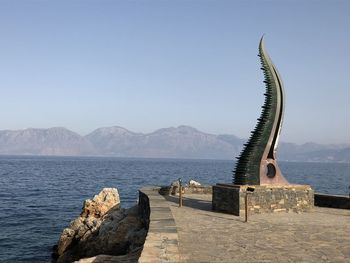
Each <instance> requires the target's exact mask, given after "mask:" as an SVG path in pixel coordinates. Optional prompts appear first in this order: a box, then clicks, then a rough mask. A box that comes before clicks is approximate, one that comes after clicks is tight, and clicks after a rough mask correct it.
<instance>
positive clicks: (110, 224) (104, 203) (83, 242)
mask: <svg viewBox="0 0 350 263" xmlns="http://www.w3.org/2000/svg"><path fill="white" fill-rule="evenodd" d="M146 234H147V231H146V229H145V228H144V225H143V224H142V221H141V220H140V218H139V216H138V213H137V207H133V208H130V209H122V208H120V199H119V194H118V191H117V189H115V188H104V189H103V190H102V191H101V192H100V193H99V194H98V195H95V196H94V198H93V199H88V200H86V201H85V202H84V205H83V209H82V212H81V214H80V216H79V217H77V218H76V219H74V220H73V221H72V222H71V223H70V226H69V227H68V228H66V229H64V230H63V232H62V234H61V237H60V239H59V241H58V245H57V248H56V257H58V259H57V262H58V263H65V262H73V261H75V260H79V259H81V258H85V257H93V256H96V255H100V254H104V255H125V254H127V253H131V252H132V251H133V250H135V249H137V248H140V247H142V245H143V243H144V240H145V237H146Z"/></svg>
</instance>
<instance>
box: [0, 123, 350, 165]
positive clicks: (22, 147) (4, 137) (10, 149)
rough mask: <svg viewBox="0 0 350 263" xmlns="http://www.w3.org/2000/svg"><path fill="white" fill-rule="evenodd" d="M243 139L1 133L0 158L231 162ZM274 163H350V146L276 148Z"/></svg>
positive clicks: (177, 131)
mask: <svg viewBox="0 0 350 263" xmlns="http://www.w3.org/2000/svg"><path fill="white" fill-rule="evenodd" d="M245 141H246V140H245V139H241V138H238V137H237V136H235V135H230V134H222V135H214V134H208V133H204V132H201V131H199V130H197V129H195V128H192V127H190V126H179V127H176V128H174V127H170V128H163V129H159V130H156V131H155V132H152V133H146V134H145V133H135V132H132V131H129V130H127V129H125V128H122V127H118V126H114V127H105V128H99V129H96V130H95V131H93V132H91V133H90V134H88V135H86V136H81V135H79V134H77V133H75V132H73V131H70V130H68V129H66V128H61V127H54V128H49V129H34V128H30V129H24V130H0V154H1V155H54V156H115V157H144V158H182V159H187V158H191V159H234V157H237V156H238V155H239V153H240V151H241V149H242V147H243V143H244V142H245ZM277 153H278V159H279V160H284V161H305V162H350V145H349V144H337V145H323V144H316V143H305V144H302V145H298V144H294V143H284V142H281V143H280V145H279V149H278V152H277Z"/></svg>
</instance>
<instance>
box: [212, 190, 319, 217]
mask: <svg viewBox="0 0 350 263" xmlns="http://www.w3.org/2000/svg"><path fill="white" fill-rule="evenodd" d="M247 188H249V189H248V191H247ZM253 189H254V191H253V192H249V190H253ZM246 194H248V211H249V213H250V214H255V213H257V214H259V213H275V212H283V211H284V212H305V211H309V210H310V209H311V208H312V207H313V206H314V191H313V190H312V188H311V187H310V186H309V185H234V184H217V185H214V186H213V202H212V208H213V210H214V211H219V212H225V213H230V214H234V215H237V216H239V215H240V213H242V214H244V208H245V195H246Z"/></svg>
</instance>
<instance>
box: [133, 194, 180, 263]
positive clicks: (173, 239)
mask: <svg viewBox="0 0 350 263" xmlns="http://www.w3.org/2000/svg"><path fill="white" fill-rule="evenodd" d="M140 191H142V192H143V193H145V194H146V195H147V196H148V198H149V206H150V210H151V214H150V223H149V230H148V233H147V237H146V241H145V244H144V246H143V250H142V254H141V257H140V258H139V260H138V262H139V263H163V262H179V261H180V260H179V244H178V233H177V229H176V224H175V221H174V218H173V215H172V212H171V210H170V206H169V204H171V203H169V202H167V201H166V200H165V199H164V197H163V196H161V195H159V193H158V192H159V188H152V187H149V188H148V187H145V188H142V189H141V190H140Z"/></svg>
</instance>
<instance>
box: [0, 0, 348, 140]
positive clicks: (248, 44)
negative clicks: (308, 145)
mask: <svg viewBox="0 0 350 263" xmlns="http://www.w3.org/2000/svg"><path fill="white" fill-rule="evenodd" d="M349 14H350V1H277V0H276V1H233V0H232V1H220V0H218V1H214V0H212V1H206V0H197V1H190V0H187V1H181V0H178V1H170V0H168V1H100V0H99V1H97V0H96V1H88V0H86V1H74V0H73V1H13V0H9V1H4V0H1V1H0V37H1V41H0V90H1V97H0V120H1V122H0V129H23V128H28V127H35V128H48V127H52V126H63V127H66V128H69V129H71V130H73V131H76V132H78V133H80V134H83V135H84V134H87V133H89V132H91V131H92V130H94V129H95V128H98V127H103V126H114V125H118V126H123V127H126V128H128V129H130V130H132V131H135V132H152V131H154V130H156V129H158V128H162V127H169V126H178V125H182V124H184V125H191V126H193V127H196V128H198V129H199V130H202V131H204V132H208V133H214V134H223V133H229V134H236V135H238V136H240V137H248V136H249V132H250V131H251V130H252V129H253V128H254V126H255V123H256V118H258V117H259V115H260V106H261V105H262V103H263V100H264V98H263V93H264V85H263V82H262V81H263V75H262V72H261V71H260V64H259V63H260V62H259V60H258V57H257V52H258V42H259V39H260V37H261V35H262V34H263V33H265V44H266V48H267V50H268V52H269V53H270V56H271V58H272V60H273V61H274V63H275V65H276V66H277V68H278V69H279V71H280V73H281V76H282V78H283V80H284V84H285V91H286V98H287V101H286V110H285V120H284V126H283V128H282V135H281V140H283V141H288V142H296V143H304V142H308V141H314V142H318V143H350V136H349V130H350V122H349V117H348V115H349V113H350V91H349V88H350V15H349Z"/></svg>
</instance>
